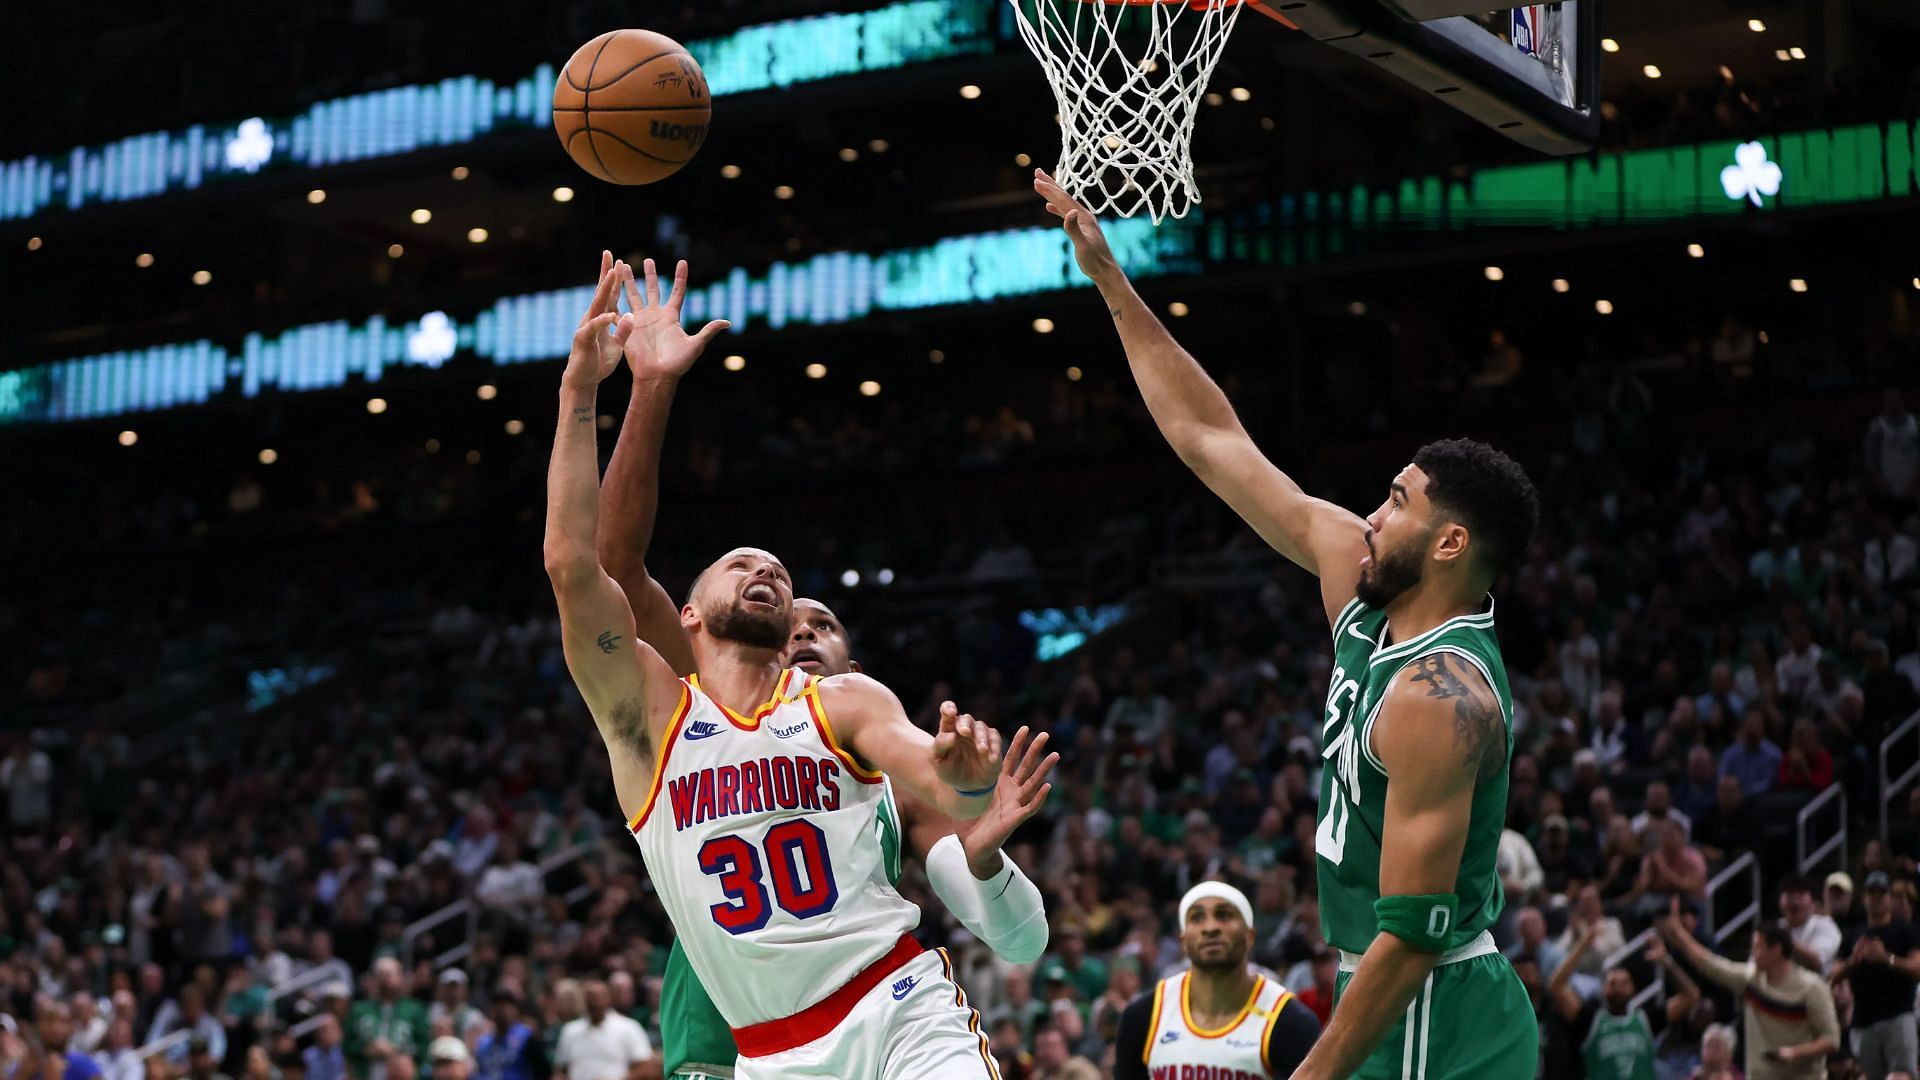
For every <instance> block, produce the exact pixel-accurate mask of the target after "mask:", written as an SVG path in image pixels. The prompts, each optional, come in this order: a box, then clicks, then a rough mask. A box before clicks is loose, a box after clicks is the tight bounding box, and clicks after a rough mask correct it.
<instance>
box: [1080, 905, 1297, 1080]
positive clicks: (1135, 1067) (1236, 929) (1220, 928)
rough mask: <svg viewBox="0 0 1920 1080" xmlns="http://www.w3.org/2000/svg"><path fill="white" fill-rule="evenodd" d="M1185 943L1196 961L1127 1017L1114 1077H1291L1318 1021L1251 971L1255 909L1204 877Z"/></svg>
mask: <svg viewBox="0 0 1920 1080" xmlns="http://www.w3.org/2000/svg"><path fill="white" fill-rule="evenodd" d="M1180 947H1181V949H1183V950H1184V951H1185V952H1186V954H1187V960H1188V961H1189V962H1190V963H1191V965H1192V966H1191V967H1189V968H1188V969H1187V970H1186V971H1183V972H1181V973H1179V974H1178V975H1172V976H1169V977H1167V978H1165V979H1161V980H1160V982H1159V983H1158V984H1157V985H1155V986H1154V988H1153V992H1152V993H1148V994H1142V995H1140V997H1138V998H1136V999H1134V1002H1133V1004H1131V1005H1128V1006H1127V1009H1126V1011H1125V1012H1123V1013H1121V1014H1120V1030H1119V1031H1118V1032H1117V1033H1116V1034H1115V1037H1114V1045H1113V1080H1267V1078H1270V1077H1281V1078H1284V1077H1288V1076H1292V1075H1293V1070H1294V1068H1295V1067H1297V1066H1298V1065H1299V1064H1300V1063H1301V1062H1302V1061H1304V1060H1306V1057H1307V1051H1309V1050H1311V1049H1313V1041H1314V1040H1315V1039H1317V1038H1319V1037H1320V1018H1319V1017H1317V1016H1315V1015H1313V1010H1311V1009H1309V1008H1307V1007H1306V1006H1305V1005H1302V1004H1301V1003H1300V1002H1299V1001H1298V1000H1296V999H1295V998H1294V996H1293V993H1292V992H1291V991H1289V990H1288V989H1287V988H1286V987H1284V986H1281V985H1280V984H1279V983H1277V982H1274V981H1273V980H1271V979H1269V978H1267V977H1266V976H1264V975H1261V974H1257V973H1256V972H1254V971H1253V970H1252V969H1251V968H1249V967H1248V966H1247V954H1248V953H1249V952H1251V951H1252V949H1253V905H1252V904H1249V903H1248V902H1247V896H1246V894H1245V893H1243V892H1241V891H1240V890H1239V889H1236V888H1234V887H1233V886H1231V885H1228V884H1226V883H1224V882H1219V881H1203V882H1201V883H1200V884H1198V885H1195V886H1194V887H1193V888H1191V889H1188V890H1187V895H1186V896H1184V897H1182V898H1181V899H1180Z"/></svg>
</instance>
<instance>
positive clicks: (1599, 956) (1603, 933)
mask: <svg viewBox="0 0 1920 1080" xmlns="http://www.w3.org/2000/svg"><path fill="white" fill-rule="evenodd" d="M1589 928H1591V931H1592V935H1593V942H1592V947H1591V948H1589V949H1588V951H1587V952H1586V953H1585V954H1583V955H1582V956H1581V957H1580V958H1579V959H1578V961H1577V962H1576V963H1575V964H1574V970H1575V971H1577V972H1579V973H1581V974H1583V975H1592V976H1595V977H1598V976H1599V975H1600V974H1601V969H1602V967H1603V965H1602V963H1601V961H1602V960H1603V959H1604V958H1605V957H1608V956H1612V955H1613V954H1614V953H1616V952H1619V951H1620V949H1621V948H1623V947H1624V946H1625V945H1626V943H1627V938H1626V934H1625V933H1624V932H1623V931H1622V930H1621V928H1620V920H1619V919H1616V918H1614V917H1613V916H1611V915H1608V914H1607V913H1606V909H1605V908H1604V907H1602V906H1601V903H1600V890H1599V889H1598V888H1597V887H1595V886H1593V885H1582V886H1581V887H1580V892H1579V894H1578V895H1577V896H1576V898H1575V899H1574V902H1573V912H1572V914H1570V915H1568V916H1567V928H1566V931H1565V932H1564V933H1562V934H1561V935H1560V938H1559V940H1557V941H1555V942H1554V945H1555V946H1556V947H1558V948H1559V950H1560V951H1561V952H1562V953H1570V952H1572V951H1573V946H1574V945H1575V944H1576V943H1578V942H1579V940H1580V938H1581V937H1582V936H1583V935H1584V934H1586V933H1587V932H1588V930H1589ZM1555 966H1556V967H1557V966H1558V965H1555ZM1542 970H1546V969H1545V968H1544V966H1543V968H1542Z"/></svg>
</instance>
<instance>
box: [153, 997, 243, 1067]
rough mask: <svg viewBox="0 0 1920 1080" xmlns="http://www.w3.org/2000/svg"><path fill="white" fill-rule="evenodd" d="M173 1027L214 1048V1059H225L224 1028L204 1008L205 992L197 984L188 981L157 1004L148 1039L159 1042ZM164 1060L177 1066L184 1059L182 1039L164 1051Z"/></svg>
mask: <svg viewBox="0 0 1920 1080" xmlns="http://www.w3.org/2000/svg"><path fill="white" fill-rule="evenodd" d="M176 1031H185V1032H188V1033H190V1036H189V1037H190V1038H196V1039H201V1040H203V1041H205V1042H206V1044H207V1047H208V1049H210V1050H211V1051H212V1052H213V1057H214V1060H215V1061H222V1060H225V1058H226V1056H227V1029H226V1028H224V1027H222V1026H221V1025H220V1021H218V1020H216V1019H214V1018H213V1014H212V1013H209V1012H207V999H206V995H205V992H204V991H202V990H201V989H200V987H199V985H198V984H196V983H188V984H187V985H185V986H183V987H181V988H180V995H179V996H178V997H177V998H175V999H174V1000H172V1001H169V1002H167V1003H166V1004H165V1005H162V1006H161V1007H160V1011H159V1012H158V1013H157V1014H156V1015H155V1016H154V1018H153V1026H152V1027H151V1028H149V1029H148V1030H147V1042H150V1043H152V1042H159V1041H160V1040H161V1039H164V1038H166V1037H167V1036H168V1035H171V1034H173V1033H174V1032H176ZM167 1060H168V1061H169V1062H170V1063H172V1064H174V1065H175V1066H178V1067H184V1066H185V1065H186V1063H187V1044H186V1043H185V1042H181V1043H180V1044H178V1045H177V1046H175V1047H173V1048H172V1049H170V1050H168V1051H167Z"/></svg>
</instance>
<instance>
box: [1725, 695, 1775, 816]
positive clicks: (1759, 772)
mask: <svg viewBox="0 0 1920 1080" xmlns="http://www.w3.org/2000/svg"><path fill="white" fill-rule="evenodd" d="M1782 757H1783V755H1782V754H1781V753H1780V748H1779V747H1778V746H1775V745H1774V744H1773V741H1772V740H1770V739H1768V738H1767V717H1766V714H1765V713H1762V712H1761V711H1760V710H1759V709H1757V708H1752V709H1748V710H1747V712H1746V715H1745V716H1743V717H1741V718H1740V741H1739V742H1737V743H1734V744H1733V745H1732V746H1729V747H1727V749H1726V752H1725V753H1722V754H1721V755H1720V773H1721V775H1723V776H1733V777H1737V778H1738V779H1739V781H1740V789H1741V790H1742V791H1743V792H1745V793H1746V796H1747V798H1753V797H1754V796H1755V795H1765V794H1766V793H1767V792H1769V791H1772V790H1773V785H1774V784H1775V783H1776V782H1777V781H1778V780H1779V779H1780V764H1781V760H1782Z"/></svg>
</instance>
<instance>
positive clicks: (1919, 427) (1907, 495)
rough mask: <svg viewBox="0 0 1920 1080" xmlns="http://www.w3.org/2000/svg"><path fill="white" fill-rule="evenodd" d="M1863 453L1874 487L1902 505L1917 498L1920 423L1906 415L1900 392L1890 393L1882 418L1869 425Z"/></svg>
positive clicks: (1880, 416) (1919, 471)
mask: <svg viewBox="0 0 1920 1080" xmlns="http://www.w3.org/2000/svg"><path fill="white" fill-rule="evenodd" d="M1861 449H1862V451H1863V452H1864V453H1865V454H1866V458H1867V471H1868V472H1869V474H1871V475H1872V477H1873V482H1874V487H1875V488H1876V489H1877V490H1878V491H1879V493H1880V494H1881V495H1883V496H1885V497H1887V498H1889V499H1893V500H1899V501H1902V502H1905V501H1908V500H1911V499H1912V498H1913V495H1914V477H1915V475H1916V474H1920V421H1916V420H1915V419H1914V417H1913V414H1912V413H1910V412H1908V411H1907V403H1906V400H1905V399H1904V398H1903V397H1901V395H1900V391H1898V390H1888V391H1887V392H1886V394H1885V396H1884V397H1883V398H1882V399H1881V410H1880V415H1878V416H1876V417H1874V418H1873V420H1872V422H1871V423H1869V424H1868V425H1867V437H1866V441H1865V443H1864V445H1863V446H1862V448H1861Z"/></svg>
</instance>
